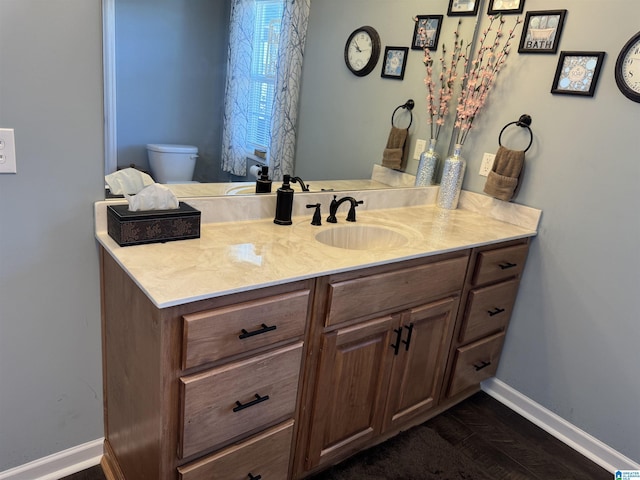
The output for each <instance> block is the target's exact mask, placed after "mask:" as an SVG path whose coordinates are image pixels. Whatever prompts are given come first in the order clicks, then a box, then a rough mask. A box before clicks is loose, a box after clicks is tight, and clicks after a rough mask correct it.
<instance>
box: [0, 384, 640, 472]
mask: <svg viewBox="0 0 640 480" xmlns="http://www.w3.org/2000/svg"><path fill="white" fill-rule="evenodd" d="M482 390H483V391H485V392H486V393H487V394H488V395H490V396H492V397H493V398H495V399H496V400H498V401H499V402H500V403H503V404H504V405H506V406H507V407H509V408H510V409H511V410H513V411H514V412H517V413H519V414H520V415H522V416H523V417H524V418H526V419H527V420H529V421H530V422H532V423H534V424H535V425H537V426H538V427H540V428H542V429H543V430H545V431H546V432H547V433H549V434H550V435H553V436H554V437H556V438H557V439H558V440H560V441H561V442H563V443H565V444H567V445H568V446H570V447H571V448H573V449H574V450H576V451H577V452H579V453H581V454H582V455H584V456H585V457H587V458H588V459H589V460H591V461H593V462H594V463H597V464H598V465H600V466H601V467H602V468H604V469H605V470H607V471H609V472H611V473H612V474H613V473H614V472H615V471H616V470H640V464H638V463H636V462H634V461H633V460H631V459H630V458H628V457H626V456H624V455H623V454H621V453H620V452H618V451H616V450H614V449H613V448H611V447H609V446H608V445H606V444H604V443H603V442H601V441H600V440H598V439H597V438H595V437H593V436H591V435H589V434H588V433H587V432H585V431H583V430H580V429H579V428H578V427H576V426H575V425H573V424H571V423H569V422H567V421H566V420H565V419H563V418H562V417H560V416H558V415H556V414H555V413H553V412H552V411H550V410H548V409H546V408H545V407H543V406H542V405H540V404H538V403H536V402H534V401H533V400H531V399H530V398H529V397H526V396H525V395H523V394H521V393H520V392H518V391H517V390H515V389H513V388H512V387H510V386H509V385H507V384H506V383H504V382H502V381H500V380H498V379H497V378H490V379H489V380H485V381H484V382H482ZM0 480H1V477H0Z"/></svg>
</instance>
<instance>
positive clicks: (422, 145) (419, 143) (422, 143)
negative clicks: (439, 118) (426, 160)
mask: <svg viewBox="0 0 640 480" xmlns="http://www.w3.org/2000/svg"><path fill="white" fill-rule="evenodd" d="M426 148H427V141H426V140H422V139H420V138H419V139H418V140H416V148H415V150H414V151H413V159H414V160H420V154H421V153H422V152H424V150H425V149H426Z"/></svg>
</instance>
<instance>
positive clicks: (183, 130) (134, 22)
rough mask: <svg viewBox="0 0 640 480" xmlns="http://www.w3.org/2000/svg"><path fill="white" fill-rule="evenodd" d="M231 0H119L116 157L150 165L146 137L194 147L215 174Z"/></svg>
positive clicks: (201, 171)
mask: <svg viewBox="0 0 640 480" xmlns="http://www.w3.org/2000/svg"><path fill="white" fill-rule="evenodd" d="M229 8H230V7H229V2H228V1H220V0H216V1H211V0H186V1H179V2H176V1H175V0H160V1H159V0H117V1H116V62H117V65H116V76H117V78H116V88H117V92H116V98H117V106H116V108H117V115H118V117H117V118H118V132H117V134H118V165H119V166H123V167H127V166H129V165H130V164H132V163H133V164H136V165H137V166H139V167H141V168H143V169H148V161H147V152H146V149H145V146H146V144H148V143H178V144H187V145H195V146H197V147H198V151H199V154H200V158H199V160H198V163H197V166H196V172H195V175H194V176H195V178H196V179H199V180H200V179H204V178H206V179H207V180H206V181H210V182H211V181H219V176H220V149H221V143H222V121H221V119H222V108H223V102H222V98H223V97H224V84H225V72H226V58H227V30H228V24H229Z"/></svg>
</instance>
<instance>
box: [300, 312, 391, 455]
mask: <svg viewBox="0 0 640 480" xmlns="http://www.w3.org/2000/svg"><path fill="white" fill-rule="evenodd" d="M398 323H399V317H398V316H385V317H381V318H378V319H374V320H370V321H367V322H363V323H360V324H357V325H354V326H351V327H346V328H342V329H339V330H335V331H333V332H330V333H327V334H324V335H323V338H322V346H321V352H320V370H319V372H318V382H317V384H316V395H315V401H314V411H313V414H312V422H311V434H310V440H309V454H308V459H307V463H308V464H307V468H313V467H315V466H317V465H319V464H321V463H327V462H331V460H332V459H333V458H334V457H336V456H339V455H340V456H344V454H345V452H346V451H348V450H351V451H355V450H356V449H357V448H358V447H359V446H360V445H362V444H363V443H365V442H367V441H368V440H370V439H371V438H373V437H375V436H376V435H378V434H380V432H381V430H382V419H383V413H384V402H385V396H386V395H385V393H386V386H387V385H388V382H389V372H390V367H391V361H392V358H393V355H392V354H390V351H392V348H393V347H392V346H391V344H392V343H393V342H394V341H395V340H396V338H395V337H396V336H395V334H394V332H393V327H394V326H396V325H398Z"/></svg>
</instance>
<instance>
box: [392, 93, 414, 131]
mask: <svg viewBox="0 0 640 480" xmlns="http://www.w3.org/2000/svg"><path fill="white" fill-rule="evenodd" d="M415 106H416V103H415V102H414V101H413V100H412V99H409V100H407V102H406V103H405V104H404V105H399V106H397V107H396V109H395V110H394V111H393V113H392V114H391V126H392V127H395V125H394V124H393V119H394V117H395V116H396V112H397V111H398V110H400V109H401V108H404V109H405V110H409V115H411V117H410V119H409V126H408V127H407V130H409V128H411V124H412V123H413V113H412V112H411V110H413V107H415Z"/></svg>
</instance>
